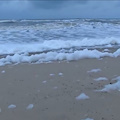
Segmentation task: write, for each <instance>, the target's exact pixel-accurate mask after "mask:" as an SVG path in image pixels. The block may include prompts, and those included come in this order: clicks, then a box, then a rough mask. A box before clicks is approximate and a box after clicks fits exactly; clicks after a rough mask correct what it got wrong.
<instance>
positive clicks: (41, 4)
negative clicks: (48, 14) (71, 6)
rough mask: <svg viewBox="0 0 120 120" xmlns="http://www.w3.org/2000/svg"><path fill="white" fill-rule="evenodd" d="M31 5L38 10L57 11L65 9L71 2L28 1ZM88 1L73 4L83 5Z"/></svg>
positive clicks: (76, 1) (60, 0)
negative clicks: (61, 8)
mask: <svg viewBox="0 0 120 120" xmlns="http://www.w3.org/2000/svg"><path fill="white" fill-rule="evenodd" d="M29 1H30V2H31V5H33V6H34V7H37V8H38V9H40V8H44V9H59V8H60V7H65V6H66V5H67V3H68V2H70V1H72V0H44V1H43V0H29ZM87 1H88V0H75V1H74V3H77V4H85V3H86V2H87Z"/></svg>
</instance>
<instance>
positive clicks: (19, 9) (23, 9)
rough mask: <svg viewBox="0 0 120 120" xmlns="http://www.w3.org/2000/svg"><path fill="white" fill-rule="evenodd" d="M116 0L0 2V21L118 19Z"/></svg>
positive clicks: (119, 13) (15, 0)
mask: <svg viewBox="0 0 120 120" xmlns="http://www.w3.org/2000/svg"><path fill="white" fill-rule="evenodd" d="M119 11H120V1H117V0H114V1H112V0H109V1H108V0H9V1H8V0H7V1H0V19H57V18H120V12H119Z"/></svg>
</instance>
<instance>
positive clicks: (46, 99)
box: [0, 57, 120, 120]
mask: <svg viewBox="0 0 120 120" xmlns="http://www.w3.org/2000/svg"><path fill="white" fill-rule="evenodd" d="M92 69H101V71H100V72H97V73H91V72H88V71H90V70H92ZM116 76H120V58H119V57H118V58H108V57H105V58H103V59H101V60H97V59H82V60H79V61H71V62H54V63H47V64H45V63H43V64H18V65H6V66H2V67H0V108H1V111H0V120H82V119H86V118H92V119H94V120H119V119H120V113H119V111H120V104H119V102H120V92H119V91H117V90H116V91H110V92H96V90H100V89H102V88H104V85H106V84H112V82H113V81H112V79H113V78H114V77H116ZM98 77H106V78H108V80H107V81H95V80H94V79H95V78H98ZM81 93H85V94H86V95H87V96H89V99H86V100H76V97H77V96H79V95H80V94H81ZM11 104H14V105H16V108H11V109H8V106H9V105H11ZM29 104H33V105H34V107H33V108H32V109H26V107H27V106H28V105H29Z"/></svg>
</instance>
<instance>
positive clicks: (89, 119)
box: [82, 118, 94, 120]
mask: <svg viewBox="0 0 120 120" xmlns="http://www.w3.org/2000/svg"><path fill="white" fill-rule="evenodd" d="M82 120H94V119H92V118H86V119H82Z"/></svg>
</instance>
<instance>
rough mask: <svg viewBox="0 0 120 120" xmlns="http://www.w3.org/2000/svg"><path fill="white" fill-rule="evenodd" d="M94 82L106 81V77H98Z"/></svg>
mask: <svg viewBox="0 0 120 120" xmlns="http://www.w3.org/2000/svg"><path fill="white" fill-rule="evenodd" d="M94 80H95V81H104V80H108V79H107V78H106V77H99V78H96V79H94Z"/></svg>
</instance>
